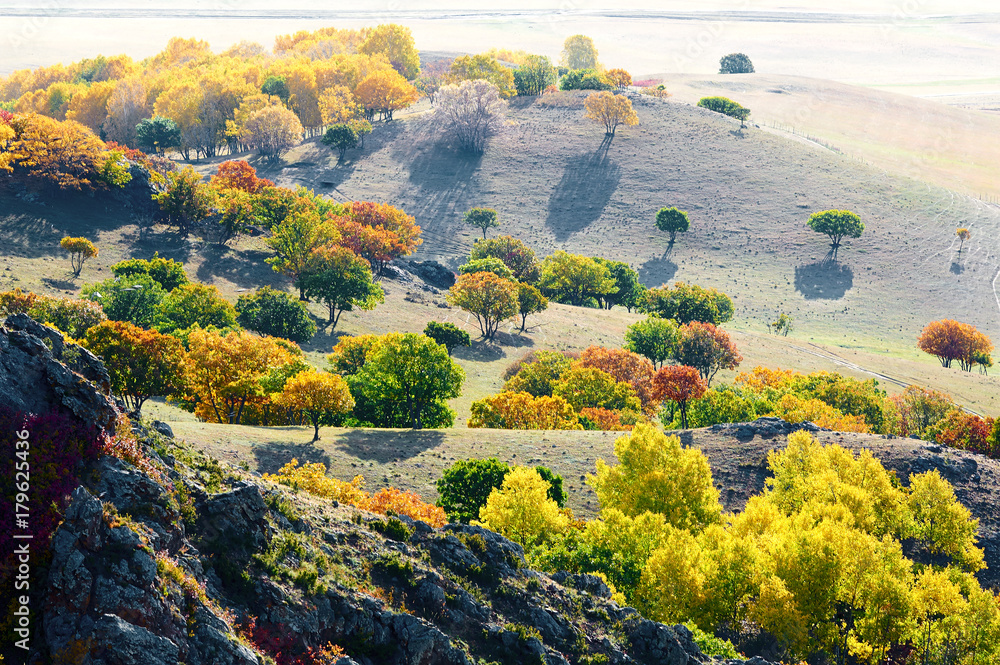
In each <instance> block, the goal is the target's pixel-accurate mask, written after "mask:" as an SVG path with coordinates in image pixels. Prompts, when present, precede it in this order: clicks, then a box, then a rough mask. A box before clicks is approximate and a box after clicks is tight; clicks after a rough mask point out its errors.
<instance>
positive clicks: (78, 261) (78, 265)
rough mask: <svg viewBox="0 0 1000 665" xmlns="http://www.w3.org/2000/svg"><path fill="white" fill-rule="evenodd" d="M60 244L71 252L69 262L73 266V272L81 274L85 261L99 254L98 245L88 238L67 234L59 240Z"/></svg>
mask: <svg viewBox="0 0 1000 665" xmlns="http://www.w3.org/2000/svg"><path fill="white" fill-rule="evenodd" d="M59 246H60V247H62V248H63V249H65V250H66V251H67V252H69V262H70V265H72V266H73V274H74V275H76V276H79V275H80V272H81V271H83V262H84V261H86V260H87V259H90V258H93V257H95V256H97V247H95V246H94V243H92V242H90V241H89V240H87V239H86V238H71V237H69V236H66V237H65V238H63V239H62V240H60V241H59Z"/></svg>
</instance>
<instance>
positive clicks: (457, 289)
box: [448, 272, 518, 340]
mask: <svg viewBox="0 0 1000 665" xmlns="http://www.w3.org/2000/svg"><path fill="white" fill-rule="evenodd" d="M517 296H518V286H517V282H513V281H511V280H509V279H504V278H503V277H497V276H496V275H494V274H493V273H491V272H474V273H469V274H467V275H460V276H459V278H458V281H456V282H455V285H454V286H452V287H451V289H449V291H448V303H449V304H451V305H454V306H456V307H461V308H462V309H464V310H465V311H467V312H470V313H472V314H474V315H475V317H476V320H477V321H478V322H479V328H480V330H481V331H482V333H483V338H484V339H486V340H491V339H493V336H494V335H496V333H497V329H498V328H499V327H500V323H501V322H502V321H504V320H506V319H509V318H510V317H512V316H514V315H515V314H517V311H518V300H517Z"/></svg>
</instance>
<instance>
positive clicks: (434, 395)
mask: <svg viewBox="0 0 1000 665" xmlns="http://www.w3.org/2000/svg"><path fill="white" fill-rule="evenodd" d="M356 376H357V377H358V379H359V383H358V385H359V386H360V387H361V390H362V391H364V392H365V393H366V394H367V396H368V397H369V399H372V400H375V401H386V400H388V401H390V402H393V403H395V404H399V405H401V406H402V407H403V410H404V413H405V414H406V420H407V421H408V423H409V424H410V426H411V427H413V428H414V429H422V428H423V426H424V415H425V413H427V412H428V411H429V410H431V409H432V408H433V407H435V406H437V407H438V408H440V407H444V408H447V407H446V406H445V405H444V404H443V401H444V400H448V399H453V398H455V397H458V396H459V394H461V389H462V383H463V382H464V381H465V372H464V371H463V370H462V368H461V367H459V366H458V365H456V364H455V363H454V362H452V360H451V358H449V357H448V352H447V350H445V349H444V347H442V346H441V345H440V344H438V343H437V342H435V341H434V340H432V339H431V338H429V337H427V336H425V335H417V334H414V333H405V334H403V333H390V334H388V335H385V336H383V337H382V338H381V339H380V340H379V342H378V344H376V345H375V346H374V347H373V348H372V350H371V352H370V353H369V354H368V355H367V357H366V359H365V364H364V366H363V367H362V368H361V371H359V372H358V374H357V375H356ZM352 393H353V385H352Z"/></svg>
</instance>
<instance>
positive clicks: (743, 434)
mask: <svg viewBox="0 0 1000 665" xmlns="http://www.w3.org/2000/svg"><path fill="white" fill-rule="evenodd" d="M799 430H805V431H807V432H829V431H830V430H828V429H826V428H825V427H819V426H818V425H816V424H814V423H809V422H806V423H790V422H787V421H785V420H782V419H781V418H775V417H773V416H767V417H762V418H758V419H757V420H755V421H753V422H750V423H720V424H718V425H712V426H711V427H709V428H708V431H709V432H714V433H716V434H722V435H723V436H732V437H736V438H737V439H740V440H741V441H749V440H750V439H752V438H754V437H755V436H759V437H761V438H764V439H770V438H773V437H776V436H788V435H789V434H791V433H792V432H798V431H799Z"/></svg>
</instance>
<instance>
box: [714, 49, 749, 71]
mask: <svg viewBox="0 0 1000 665" xmlns="http://www.w3.org/2000/svg"><path fill="white" fill-rule="evenodd" d="M719 73H720V74H753V73H754V71H753V63H752V62H750V58H748V57H747V56H746V54H745V53H730V54H729V55H724V56H722V58H720V59H719Z"/></svg>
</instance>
